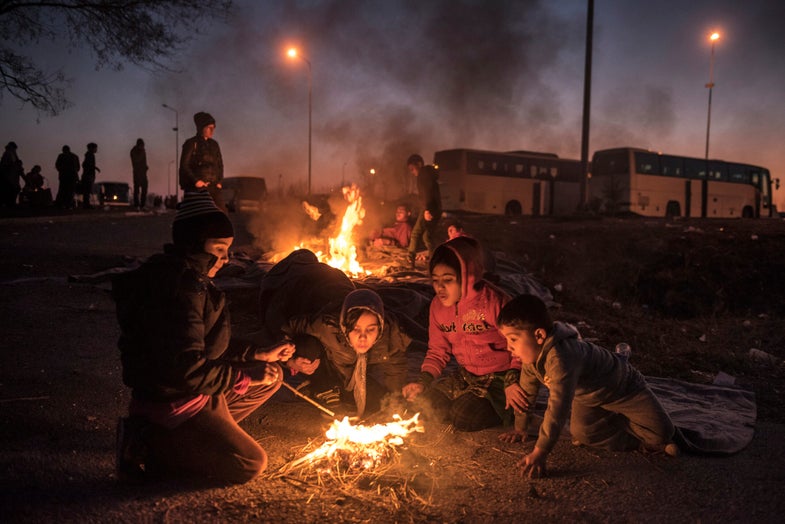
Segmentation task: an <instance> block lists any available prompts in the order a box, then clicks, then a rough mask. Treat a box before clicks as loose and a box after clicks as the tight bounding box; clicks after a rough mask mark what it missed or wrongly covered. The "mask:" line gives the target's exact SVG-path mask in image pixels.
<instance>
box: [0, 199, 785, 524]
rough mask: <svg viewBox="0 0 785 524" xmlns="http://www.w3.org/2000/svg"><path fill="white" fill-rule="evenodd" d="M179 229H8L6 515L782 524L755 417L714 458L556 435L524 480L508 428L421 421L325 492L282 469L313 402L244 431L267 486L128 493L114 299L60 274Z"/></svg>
mask: <svg viewBox="0 0 785 524" xmlns="http://www.w3.org/2000/svg"><path fill="white" fill-rule="evenodd" d="M170 220H171V215H163V216H157V215H134V214H130V215H127V214H123V213H120V212H111V213H102V212H96V213H94V214H90V215H88V214H77V215H74V216H72V217H68V218H63V217H48V218H38V219H33V218H26V219H5V220H2V219H0V232H2V235H3V238H4V239H6V240H5V241H4V243H3V245H2V246H0V270H2V273H1V274H2V278H1V279H0V286H2V296H3V299H2V301H0V319H2V320H0V323H2V333H3V337H2V338H1V339H0V420H2V424H1V425H0V444H2V445H0V467H1V468H2V469H1V471H2V473H0V486H1V487H2V489H1V490H0V506H1V507H2V508H3V520H4V521H6V522H52V521H59V522H109V521H112V522H231V521H258V522H273V521H275V522H315V521H326V522H339V521H344V522H426V521H427V522H488V521H495V522H528V521H539V522H542V521H543V520H544V519H548V520H551V521H580V522H663V521H669V522H781V521H782V514H783V511H784V510H785V500H784V499H783V497H782V495H781V494H782V493H783V492H785V456H784V455H783V453H782V452H781V446H782V444H783V442H785V425H783V424H781V423H779V422H776V421H774V422H773V421H771V420H762V421H760V422H759V424H758V425H757V427H756V434H755V438H754V439H753V442H752V443H751V445H750V446H749V447H748V448H747V449H745V450H744V451H742V452H741V453H738V454H736V455H734V456H731V457H721V458H718V457H697V456H685V455H682V456H681V457H678V458H671V457H668V456H665V455H642V454H640V453H610V452H604V451H597V450H592V449H587V448H582V447H580V448H579V447H573V446H572V445H571V444H570V442H569V440H563V441H562V442H561V443H560V444H559V445H558V446H557V447H556V449H555V450H554V452H553V453H552V454H551V456H550V457H549V476H548V477H547V478H544V479H538V480H531V481H530V480H528V479H523V478H520V477H519V476H517V474H516V471H515V467H514V463H515V461H516V460H517V459H518V458H519V457H521V456H522V455H523V454H524V453H525V452H527V451H528V450H530V449H531V446H532V444H531V443H525V444H505V443H501V442H499V441H498V439H497V436H498V433H499V431H500V430H499V429H491V430H486V431H481V432H477V433H453V432H449V431H445V430H446V429H447V428H445V427H444V426H441V425H439V424H434V423H427V422H426V424H425V426H426V427H425V432H424V433H421V434H416V435H415V436H413V437H412V438H411V439H410V440H408V441H407V444H406V445H405V446H404V448H402V449H401V452H400V455H399V457H398V460H397V462H396V463H394V464H393V465H391V466H390V467H389V468H388V469H387V470H386V471H385V472H384V474H383V475H381V476H380V477H379V478H376V479H369V480H368V481H367V482H364V483H361V485H349V484H346V483H341V482H336V481H330V480H329V479H327V480H325V481H324V482H323V483H322V484H319V483H317V482H315V481H312V480H308V481H306V482H300V481H297V480H293V479H291V478H281V477H277V476H276V475H275V473H276V471H278V470H279V468H281V467H282V466H283V465H285V464H286V463H288V462H289V461H291V460H293V459H295V458H297V457H299V456H301V455H302V451H303V449H304V447H305V446H306V445H307V444H308V443H309V442H311V441H314V442H316V443H319V442H321V440H322V439H323V434H324V430H325V429H326V427H327V425H328V421H326V420H325V419H323V418H322V417H321V416H320V414H319V412H317V411H316V410H314V409H313V408H311V407H309V406H307V405H305V404H304V403H299V402H281V401H278V402H271V403H269V404H268V405H266V406H263V407H262V409H260V410H259V411H258V412H257V413H256V414H255V415H253V416H251V417H250V418H249V419H247V420H246V421H245V422H244V423H243V425H244V427H245V428H246V429H247V430H248V431H249V433H250V434H252V435H253V436H254V437H256V438H257V439H259V441H260V442H261V443H262V445H263V446H264V447H265V449H266V450H267V451H268V453H269V455H270V466H269V469H268V473H269V474H268V475H265V476H263V477H261V478H258V479H256V480H254V481H252V482H250V483H248V484H245V485H242V486H234V487H228V488H217V487H214V486H209V485H204V484H195V483H184V482H157V483H150V484H146V485H141V486H129V485H123V484H120V483H118V482H117V481H116V478H115V474H114V431H115V422H116V419H117V417H118V416H119V415H121V414H123V412H124V410H125V406H126V404H127V401H128V391H127V390H126V388H125V387H124V386H123V385H122V382H121V380H120V366H119V359H118V352H117V349H116V339H117V335H118V330H117V326H116V322H115V318H114V306H113V303H112V301H111V300H110V298H109V296H108V293H107V287H106V285H105V284H94V285H93V284H81V283H73V282H69V281H68V278H67V277H68V275H75V274H89V273H94V272H96V271H101V270H105V269H109V268H112V267H117V266H120V265H122V264H123V261H124V257H144V256H148V255H149V254H152V253H153V252H155V251H157V250H158V249H159V247H160V245H161V244H162V243H163V242H164V241H166V240H167V238H168V227H169V222H170ZM235 220H240V217H235ZM559 227H571V226H570V225H569V224H567V225H561V226H559ZM573 227H574V226H573ZM238 237H239V238H238V241H239V244H240V246H242V245H243V244H245V243H248V244H249V245H250V239H249V238H243V236H242V235H238ZM780 386H781V385H777V384H773V385H772V387H780ZM778 493H779V495H778Z"/></svg>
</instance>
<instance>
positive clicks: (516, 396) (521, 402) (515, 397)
mask: <svg viewBox="0 0 785 524" xmlns="http://www.w3.org/2000/svg"><path fill="white" fill-rule="evenodd" d="M504 397H505V399H506V400H507V402H506V404H505V405H504V407H505V408H512V409H513V411H515V413H517V414H518V415H520V414H522V413H523V412H525V411H527V410H528V409H529V401H528V400H526V393H524V392H523V388H522V387H521V386H520V384H510V385H509V386H507V387H506V388H504Z"/></svg>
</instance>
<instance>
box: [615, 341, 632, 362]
mask: <svg viewBox="0 0 785 524" xmlns="http://www.w3.org/2000/svg"><path fill="white" fill-rule="evenodd" d="M615 351H616V353H618V355H619V356H620V357H621V358H622V359H624V360H625V361H626V360H629V359H630V355H631V354H632V348H631V347H630V345H629V344H627V343H626V342H619V343H618V344H616V350H615Z"/></svg>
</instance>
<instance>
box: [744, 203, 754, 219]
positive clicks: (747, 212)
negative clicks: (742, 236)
mask: <svg viewBox="0 0 785 524" xmlns="http://www.w3.org/2000/svg"><path fill="white" fill-rule="evenodd" d="M754 216H755V212H754V211H753V210H752V208H751V207H750V206H745V207H744V209H742V210H741V217H742V218H752V217H754Z"/></svg>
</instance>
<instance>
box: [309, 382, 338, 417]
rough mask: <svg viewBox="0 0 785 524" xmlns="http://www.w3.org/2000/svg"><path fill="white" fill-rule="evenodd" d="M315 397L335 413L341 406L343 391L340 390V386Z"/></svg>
mask: <svg viewBox="0 0 785 524" xmlns="http://www.w3.org/2000/svg"><path fill="white" fill-rule="evenodd" d="M314 397H316V400H317V401H318V402H320V403H322V404H325V405H327V407H328V408H330V410H331V411H335V409H334V408H337V407H338V406H340V405H341V390H340V389H338V386H335V387H334V388H332V389H328V390H327V391H322V392H321V393H317V394H316V395H314Z"/></svg>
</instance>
